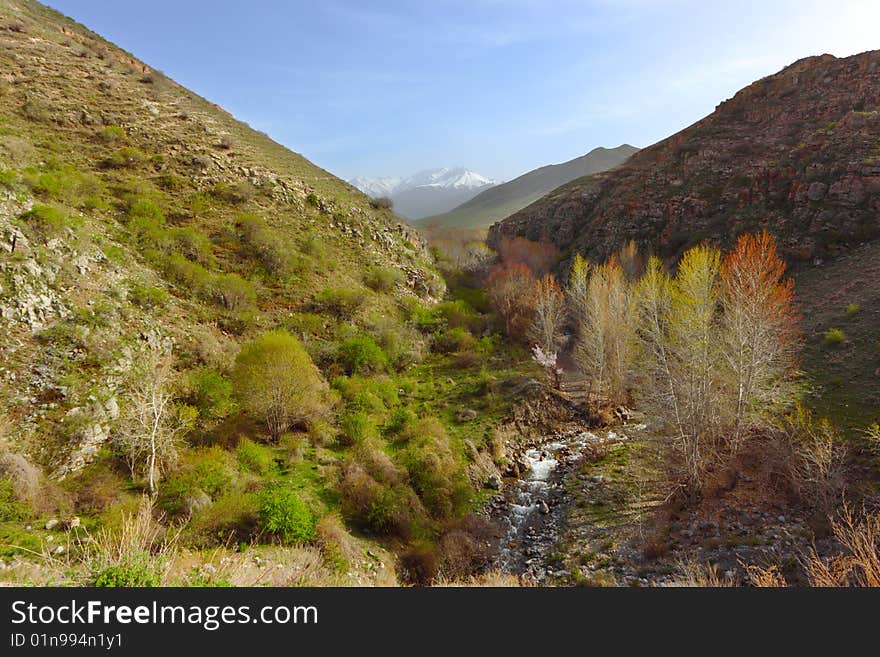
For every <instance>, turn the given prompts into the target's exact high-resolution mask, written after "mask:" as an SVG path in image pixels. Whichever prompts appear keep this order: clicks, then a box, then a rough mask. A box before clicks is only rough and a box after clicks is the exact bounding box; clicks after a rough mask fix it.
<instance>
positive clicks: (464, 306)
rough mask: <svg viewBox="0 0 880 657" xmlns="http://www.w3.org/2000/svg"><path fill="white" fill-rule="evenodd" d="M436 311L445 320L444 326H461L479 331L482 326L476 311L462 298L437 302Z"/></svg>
mask: <svg viewBox="0 0 880 657" xmlns="http://www.w3.org/2000/svg"><path fill="white" fill-rule="evenodd" d="M436 312H437V314H439V315H440V316H441V317H442V318H443V319H444V320H445V321H446V326H448V327H449V328H461V329H466V330H468V331H470V332H472V333H475V332H476V333H479V332H480V331H481V330H482V329H483V327H484V326H483V321H482V319H481V318H480V316H479V315H478V314H477V312H476V311H475V310H474V309H473V308H472V307H471V306H470V304H468V303H467V302H465V301H462V300H457V301H444V302H442V303H439V304H437V308H436Z"/></svg>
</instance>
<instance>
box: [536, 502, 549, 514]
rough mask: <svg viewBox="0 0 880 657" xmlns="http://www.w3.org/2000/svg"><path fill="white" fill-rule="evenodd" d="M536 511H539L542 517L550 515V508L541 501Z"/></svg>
mask: <svg viewBox="0 0 880 657" xmlns="http://www.w3.org/2000/svg"><path fill="white" fill-rule="evenodd" d="M538 511H540V512H541V513H542V514H543V515H547V514H548V513H550V507H549V506H547V503H546V502H544V501H543V500H542V501H541V502H540V503H539V504H538Z"/></svg>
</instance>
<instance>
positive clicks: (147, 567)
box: [90, 552, 164, 587]
mask: <svg viewBox="0 0 880 657" xmlns="http://www.w3.org/2000/svg"><path fill="white" fill-rule="evenodd" d="M163 571H164V563H163V560H162V559H156V558H155V557H154V556H153V555H151V554H149V553H148V552H133V553H129V554H126V555H125V557H124V561H123V563H119V564H114V565H112V566H108V567H107V568H104V569H102V570H100V571H98V572H96V573H94V574H93V575H92V579H91V582H90V584H91V585H92V586H97V587H156V586H161V584H162V576H163Z"/></svg>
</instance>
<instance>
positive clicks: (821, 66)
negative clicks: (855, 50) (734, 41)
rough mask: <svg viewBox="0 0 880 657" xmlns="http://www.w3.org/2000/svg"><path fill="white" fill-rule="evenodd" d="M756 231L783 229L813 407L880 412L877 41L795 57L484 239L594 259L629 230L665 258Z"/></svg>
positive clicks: (856, 421)
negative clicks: (541, 244)
mask: <svg viewBox="0 0 880 657" xmlns="http://www.w3.org/2000/svg"><path fill="white" fill-rule="evenodd" d="M757 228H766V229H768V230H769V231H770V232H772V233H774V234H775V235H776V236H777V239H778V240H779V243H780V245H781V247H782V249H783V251H784V253H785V255H786V256H787V258H788V261H789V264H790V265H791V267H792V271H793V272H794V273H795V279H796V292H797V295H798V298H799V300H800V303H801V304H802V308H803V311H804V322H803V323H804V327H805V329H806V336H805V338H806V340H807V345H806V350H805V363H804V365H805V368H806V370H807V371H808V373H809V374H810V375H811V376H812V378H813V381H814V383H816V384H817V385H816V387H815V389H814V393H815V394H816V395H817V396H818V398H817V399H815V400H814V401H815V402H816V406H817V408H818V409H819V410H820V411H821V412H822V413H831V414H834V415H837V417H836V418H835V419H836V420H838V421H839V422H840V424H841V425H843V426H847V427H850V428H854V427H861V428H864V427H865V426H866V424H867V423H868V422H871V421H878V420H880V417H878V409H880V376H878V372H880V349H878V347H877V338H878V336H880V315H878V314H877V312H876V309H875V308H873V307H872V306H873V304H874V302H875V301H876V297H877V294H878V290H880V279H878V277H877V272H876V268H875V267H873V266H871V265H870V263H871V257H872V255H871V254H873V255H874V256H875V255H876V251H877V244H878V238H880V51H872V52H867V53H863V54H860V55H856V56H853V57H847V58H842V59H838V58H835V57H833V56H831V55H822V56H818V57H809V58H806V59H802V60H800V61H798V62H795V63H794V64H792V65H791V66H788V67H786V68H785V69H783V70H782V71H780V72H779V73H777V74H775V75H771V76H769V77H766V78H763V79H761V80H758V81H757V82H755V83H753V84H751V85H750V86H748V87H746V88H745V89H743V90H741V91H740V92H738V93H737V94H736V95H735V96H734V97H733V98H731V99H729V100H727V101H725V102H723V103H721V104H720V105H719V106H718V107H717V108H716V110H715V112H714V113H713V114H711V115H710V116H707V117H706V118H704V119H702V120H701V121H698V122H697V123H695V124H694V125H692V126H690V127H689V128H687V129H685V130H682V131H681V132H679V133H678V134H675V135H673V136H672V137H669V138H668V139H665V140H663V141H661V142H659V143H657V144H655V145H653V146H651V147H649V148H645V149H644V150H642V151H640V152H639V153H637V154H636V155H634V156H633V157H632V158H631V159H630V160H629V161H627V162H626V163H625V164H623V165H622V166H620V167H618V168H617V169H614V170H612V171H609V172H606V173H602V174H597V175H593V176H588V177H584V178H580V179H578V180H575V181H572V182H571V183H568V184H566V185H563V186H562V187H560V188H558V189H556V190H554V191H553V192H551V193H550V194H548V195H547V196H545V197H544V198H542V199H541V200H539V201H537V202H535V203H533V204H532V205H530V206H529V207H527V208H524V209H523V210H521V211H520V212H518V213H516V214H514V215H512V216H510V217H508V218H507V219H505V220H504V221H503V222H501V223H498V224H495V225H493V226H492V228H491V229H490V233H489V241H490V243H491V244H494V245H496V246H497V244H498V243H499V242H500V240H502V239H503V238H505V237H511V236H516V235H521V236H525V237H528V238H530V239H533V240H541V241H549V242H553V243H554V244H556V245H557V246H558V247H559V248H560V250H561V251H562V252H563V254H565V255H567V256H571V255H573V254H574V253H575V252H579V253H581V254H584V255H586V256H588V257H590V258H592V259H595V260H601V259H604V258H606V257H607V256H608V255H610V254H611V253H613V252H614V251H615V250H616V249H618V248H619V247H620V246H621V245H622V244H624V243H625V242H626V241H628V240H631V239H632V240H635V241H636V242H637V243H638V244H639V245H640V246H641V248H642V250H643V251H650V252H653V253H656V254H659V255H661V256H663V257H665V258H666V259H667V261H668V262H670V263H672V262H674V260H675V258H676V257H677V256H678V255H680V254H681V253H682V252H683V251H684V250H685V249H686V248H688V247H690V246H692V245H694V244H697V243H699V242H701V241H704V240H709V241H713V242H717V243H719V244H721V245H723V246H729V245H730V244H731V243H732V242H733V240H734V239H735V238H736V236H737V235H739V234H740V233H742V232H744V231H750V230H754V229H757ZM862 244H864V245H863V246H860V245H862ZM829 261H831V262H829ZM563 266H564V263H563ZM850 304H853V305H854V306H856V307H857V308H856V312H855V314H854V315H852V316H850V315H849V314H848V313H847V306H848V305H850ZM858 307H860V308H858ZM829 328H840V329H841V330H843V331H844V333H845V334H846V335H847V336H848V338H849V339H848V341H847V342H845V343H844V345H843V347H841V348H837V349H835V348H832V347H830V346H829V345H827V344H824V343H823V334H824V332H825V331H826V330H828V329H829Z"/></svg>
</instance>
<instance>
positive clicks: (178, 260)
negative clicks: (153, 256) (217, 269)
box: [163, 253, 213, 298]
mask: <svg viewBox="0 0 880 657" xmlns="http://www.w3.org/2000/svg"><path fill="white" fill-rule="evenodd" d="M163 270H164V272H165V275H166V276H167V277H168V278H169V279H171V280H172V281H174V282H175V283H177V284H179V285H183V286H184V287H186V288H188V289H190V290H191V291H193V292H195V293H196V294H197V295H199V296H203V297H205V298H209V297H210V296H211V292H212V288H211V283H212V282H213V277H212V276H211V272H209V271H208V270H207V269H205V268H204V267H202V266H201V265H200V264H198V263H195V262H192V261H190V260H187V259H186V258H184V257H183V256H182V255H180V254H178V253H174V254H172V255H171V256H169V257H168V258H166V259H165V260H164V261H163Z"/></svg>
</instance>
